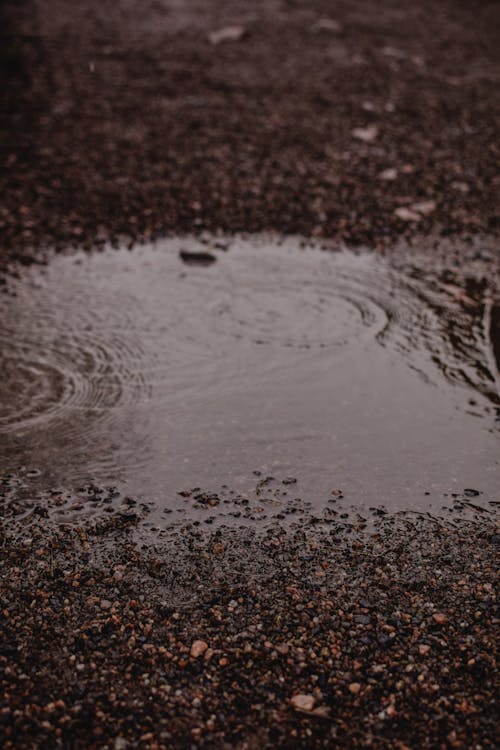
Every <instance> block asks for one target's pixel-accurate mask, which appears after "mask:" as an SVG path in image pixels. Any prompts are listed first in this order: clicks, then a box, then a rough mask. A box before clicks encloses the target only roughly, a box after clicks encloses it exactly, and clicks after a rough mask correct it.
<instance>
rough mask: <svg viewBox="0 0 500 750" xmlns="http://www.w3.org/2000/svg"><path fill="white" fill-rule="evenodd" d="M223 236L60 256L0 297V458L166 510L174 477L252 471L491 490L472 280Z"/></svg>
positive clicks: (323, 484)
mask: <svg viewBox="0 0 500 750" xmlns="http://www.w3.org/2000/svg"><path fill="white" fill-rule="evenodd" d="M219 244H221V243H219ZM225 244H229V245H230V246H229V249H228V250H227V251H226V250H222V249H218V248H217V246H216V245H215V244H214V247H210V248H209V250H210V252H209V253H207V248H205V247H203V246H200V245H199V243H198V242H196V241H194V240H186V239H184V240H183V241H182V242H179V241H176V240H169V241H165V242H162V243H159V244H158V245H156V246H154V247H147V248H141V249H140V250H138V251H135V252H128V251H125V250H123V251H106V252H104V253H102V254H99V255H94V256H91V257H86V256H83V255H76V256H73V257H65V258H63V257H61V258H57V259H55V260H54V261H53V262H52V264H51V265H50V266H49V267H48V268H47V269H45V270H44V271H41V270H40V269H34V270H31V271H28V272H27V275H26V276H25V278H24V279H23V280H22V281H21V282H17V283H16V284H15V285H14V286H12V288H11V292H12V293H11V294H10V295H3V296H2V297H1V298H0V314H1V328H0V367H1V372H2V379H1V381H0V435H1V447H0V460H1V462H2V465H3V467H4V469H5V470H10V471H18V470H19V467H20V466H26V467H29V468H36V469H38V470H39V471H40V474H39V476H37V477H36V481H35V480H33V481H35V483H36V485H37V486H40V487H45V488H48V487H52V486H54V485H56V486H66V487H68V486H69V487H71V486H73V487H76V486H78V485H79V484H82V483H85V482H88V481H95V482H98V483H108V484H109V483H112V484H116V485H118V487H119V488H120V489H122V490H123V491H125V492H128V493H131V494H132V493H133V494H136V495H138V496H140V497H146V498H147V499H149V500H153V501H154V502H155V503H156V504H157V506H158V507H159V508H168V509H174V510H175V509H176V508H177V507H181V506H182V503H181V501H180V500H179V496H178V495H177V494H176V493H177V492H178V491H179V490H181V489H183V488H186V487H188V488H190V487H194V486H195V485H199V486H203V487H208V488H210V487H211V488H216V487H220V486H221V484H229V485H233V486H235V487H237V488H239V489H242V490H244V489H245V484H246V483H248V482H249V481H250V480H249V477H251V476H253V477H254V479H255V476H254V475H253V474H252V472H255V471H262V472H264V474H265V473H273V474H277V475H280V476H284V477H286V476H289V475H290V476H293V477H296V478H299V481H300V487H301V492H302V494H303V496H304V497H307V499H308V500H310V502H311V503H312V505H313V506H314V507H321V506H322V505H323V504H324V503H325V502H326V498H327V497H328V496H330V494H331V489H332V487H338V486H342V488H343V489H344V492H345V493H347V494H348V495H349V496H350V498H351V499H352V501H353V503H355V504H358V505H359V506H360V507H364V506H366V505H369V504H373V503H376V504H377V503H380V502H384V503H385V504H386V505H387V506H389V507H393V508H410V507H424V506H425V507H427V505H428V504H429V503H431V504H432V503H433V502H434V503H436V502H439V500H437V499H436V498H437V495H438V494H439V493H442V492H443V491H446V490H449V489H453V488H463V487H470V486H473V487H475V486H477V487H479V489H481V490H482V491H484V492H485V493H486V494H487V493H488V492H490V493H491V492H494V490H495V489H496V487H497V486H498V431H497V428H496V426H495V425H496V423H495V413H496V409H497V408H498V405H499V403H500V400H499V390H498V359H499V343H498V341H499V337H498V326H499V307H498V300H495V298H494V296H493V294H494V293H493V292H492V290H491V288H490V286H489V284H488V283H487V282H485V281H484V280H483V281H478V282H477V283H474V282H473V280H472V279H468V280H467V281H466V282H464V283H463V284H462V283H457V279H456V278H455V277H453V278H451V277H450V275H449V274H448V273H444V272H440V273H437V272H436V271H433V272H432V273H431V272H430V271H429V269H428V268H426V267H425V265H424V266H423V267H422V268H419V267H418V265H417V264H413V266H412V267H411V268H410V269H407V271H406V272H405V273H403V272H401V271H396V270H395V268H393V267H391V266H390V264H389V263H387V262H386V261H384V260H382V259H380V258H378V257H375V256H374V255H371V254H360V255H355V254H352V253H347V252H345V253H329V252H322V251H321V250H319V249H317V248H310V247H309V248H305V249H302V248H301V247H300V243H299V241H298V240H293V239H290V240H287V241H285V242H281V243H279V242H277V241H276V240H271V239H267V240H265V239H263V238H260V239H258V240H242V239H239V240H234V241H232V242H227V243H225ZM208 256H210V258H211V260H210V262H202V260H206V258H207V257H208ZM197 258H198V260H199V262H198V260H197ZM214 259H216V260H215V261H214ZM252 481H253V480H252ZM425 493H430V495H426V494H425ZM283 502H285V501H283Z"/></svg>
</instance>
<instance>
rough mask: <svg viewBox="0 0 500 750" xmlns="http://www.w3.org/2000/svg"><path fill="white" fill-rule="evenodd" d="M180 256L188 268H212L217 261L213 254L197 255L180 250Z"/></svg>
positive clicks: (202, 253) (189, 251)
mask: <svg viewBox="0 0 500 750" xmlns="http://www.w3.org/2000/svg"><path fill="white" fill-rule="evenodd" d="M179 256H180V259H181V260H182V262H183V263H185V264H186V265H187V266H211V265H212V264H213V263H215V261H216V260H217V258H216V257H215V255H212V254H211V253H204V252H201V253H197V252H192V251H191V250H179Z"/></svg>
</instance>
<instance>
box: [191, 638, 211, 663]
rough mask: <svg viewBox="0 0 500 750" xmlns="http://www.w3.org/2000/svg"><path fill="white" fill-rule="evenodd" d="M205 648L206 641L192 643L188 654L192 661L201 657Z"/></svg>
mask: <svg viewBox="0 0 500 750" xmlns="http://www.w3.org/2000/svg"><path fill="white" fill-rule="evenodd" d="M207 648H208V643H207V642H206V641H193V643H192V644H191V650H190V652H189V653H190V655H191V656H192V657H193V659H197V658H198V657H199V656H203V654H204V653H205V651H206V650H207Z"/></svg>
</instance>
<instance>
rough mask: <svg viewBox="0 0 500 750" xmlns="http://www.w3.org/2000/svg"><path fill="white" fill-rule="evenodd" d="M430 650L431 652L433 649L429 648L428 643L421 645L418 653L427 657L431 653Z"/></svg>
mask: <svg viewBox="0 0 500 750" xmlns="http://www.w3.org/2000/svg"><path fill="white" fill-rule="evenodd" d="M430 650H431V647H430V646H428V645H427V644H426V643H421V644H420V646H419V647H418V653H419V654H420V656H425V655H426V654H428V653H429V651H430Z"/></svg>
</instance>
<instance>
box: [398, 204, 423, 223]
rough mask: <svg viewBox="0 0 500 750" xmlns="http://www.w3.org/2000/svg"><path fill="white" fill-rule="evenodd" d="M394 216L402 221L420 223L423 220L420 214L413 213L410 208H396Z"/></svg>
mask: <svg viewBox="0 0 500 750" xmlns="http://www.w3.org/2000/svg"><path fill="white" fill-rule="evenodd" d="M394 216H397V218H398V219H401V221H420V218H421V217H420V215H419V214H417V213H415V211H412V210H411V209H409V208H404V206H401V207H400V208H396V210H395V211H394Z"/></svg>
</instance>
